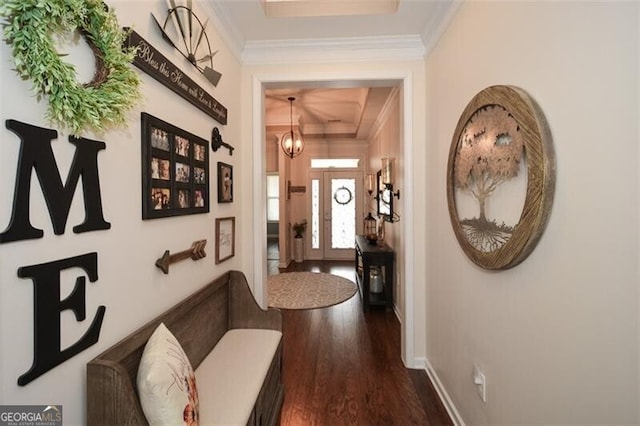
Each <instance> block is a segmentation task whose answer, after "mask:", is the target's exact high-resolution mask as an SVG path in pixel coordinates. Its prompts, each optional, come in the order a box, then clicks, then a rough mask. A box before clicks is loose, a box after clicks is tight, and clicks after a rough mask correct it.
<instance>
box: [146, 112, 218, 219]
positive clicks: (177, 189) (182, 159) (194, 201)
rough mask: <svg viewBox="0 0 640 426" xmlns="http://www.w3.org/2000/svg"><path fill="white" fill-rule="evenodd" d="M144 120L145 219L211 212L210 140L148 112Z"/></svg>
mask: <svg viewBox="0 0 640 426" xmlns="http://www.w3.org/2000/svg"><path fill="white" fill-rule="evenodd" d="M141 124H142V126H141V127H142V194H143V196H142V219H155V218H159V217H168V216H178V215H185V214H195V213H208V212H209V150H208V147H209V145H208V142H207V141H206V140H204V139H202V138H199V137H198V136H196V135H193V134H191V133H189V132H186V131H184V130H182V129H180V128H178V127H176V126H174V125H172V124H169V123H167V122H165V121H162V120H161V119H159V118H157V117H154V116H152V115H150V114H147V113H144V112H143V113H142V114H141Z"/></svg>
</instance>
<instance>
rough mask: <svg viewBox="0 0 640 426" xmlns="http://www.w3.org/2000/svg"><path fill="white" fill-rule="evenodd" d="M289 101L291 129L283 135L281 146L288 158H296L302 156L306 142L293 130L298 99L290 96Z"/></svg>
mask: <svg viewBox="0 0 640 426" xmlns="http://www.w3.org/2000/svg"><path fill="white" fill-rule="evenodd" d="M288 99H289V111H290V119H291V121H290V123H291V127H290V129H289V131H288V132H286V133H285V134H284V135H282V139H281V140H280V146H281V147H282V151H284V153H285V154H286V156H287V157H289V158H294V157H297V156H298V155H300V154H302V150H303V149H304V142H303V141H302V135H300V132H298V131H297V130H293V101H295V100H296V98H294V97H293V96H290V97H289V98H288Z"/></svg>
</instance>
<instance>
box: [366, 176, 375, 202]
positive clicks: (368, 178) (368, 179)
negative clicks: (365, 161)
mask: <svg viewBox="0 0 640 426" xmlns="http://www.w3.org/2000/svg"><path fill="white" fill-rule="evenodd" d="M365 183H366V185H367V192H368V193H369V197H371V194H373V186H374V184H375V181H374V177H373V175H372V174H371V173H369V174H367V176H366V177H365Z"/></svg>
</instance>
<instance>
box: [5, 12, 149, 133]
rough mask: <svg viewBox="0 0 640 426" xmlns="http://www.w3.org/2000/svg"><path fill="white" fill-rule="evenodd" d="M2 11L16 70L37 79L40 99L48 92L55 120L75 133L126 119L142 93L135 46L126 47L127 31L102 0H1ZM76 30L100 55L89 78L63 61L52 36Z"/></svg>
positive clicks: (50, 112)
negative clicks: (133, 64) (79, 77)
mask: <svg viewBox="0 0 640 426" xmlns="http://www.w3.org/2000/svg"><path fill="white" fill-rule="evenodd" d="M0 16H1V17H2V18H4V19H5V21H6V22H4V39H5V41H6V42H7V43H8V44H9V45H10V46H11V48H12V53H13V60H14V63H15V66H16V71H17V73H18V75H20V77H22V78H25V79H30V80H32V81H33V90H34V92H35V93H36V96H37V97H38V99H41V98H43V97H47V98H48V101H49V106H48V109H47V112H46V119H47V120H48V121H49V122H50V123H51V124H56V125H58V126H60V127H62V128H66V129H68V130H69V131H70V132H71V134H74V135H77V134H79V133H81V131H82V130H85V129H90V130H93V131H96V132H98V133H102V132H103V131H104V130H106V129H107V128H110V127H118V126H122V125H123V124H125V123H126V121H127V120H126V113H127V111H128V110H129V109H131V108H132V107H133V106H134V105H135V104H136V103H137V102H138V100H139V99H140V91H139V85H140V78H139V77H138V75H137V74H136V73H135V72H134V70H133V69H131V67H130V66H129V64H130V63H131V62H132V61H133V58H134V56H135V48H134V49H123V47H122V46H123V42H124V40H125V38H126V36H127V34H126V33H125V32H124V31H123V30H122V29H121V28H120V26H119V25H118V22H117V19H116V16H115V14H114V13H113V12H112V11H109V10H108V8H107V6H106V5H105V4H104V3H103V2H102V1H101V0H46V1H45V0H2V1H1V2H0ZM76 30H77V31H78V32H79V33H80V34H81V35H82V36H83V37H84V39H85V40H86V41H87V43H88V45H89V46H90V47H91V49H92V51H93V53H94V56H95V60H96V64H95V69H96V72H95V75H94V76H93V79H92V80H91V81H90V82H89V83H86V84H81V83H78V82H77V81H76V78H77V75H76V71H75V68H74V66H73V65H71V64H68V63H65V62H64V61H62V59H61V55H60V54H59V53H58V52H57V51H56V48H55V42H54V40H53V38H52V35H54V34H60V35H68V34H70V33H73V32H74V31H76Z"/></svg>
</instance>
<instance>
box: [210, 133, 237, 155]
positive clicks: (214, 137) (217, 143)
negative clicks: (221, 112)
mask: <svg viewBox="0 0 640 426" xmlns="http://www.w3.org/2000/svg"><path fill="white" fill-rule="evenodd" d="M222 146H223V147H225V148H228V149H229V155H233V150H234V149H235V148H234V147H232V146H231V145H229V144H228V143H226V142H224V141H223V140H222V135H220V130H218V128H217V127H214V128H213V130H212V131H211V149H213V152H216V151H217V150H218V149H219V148H220V147H222Z"/></svg>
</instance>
